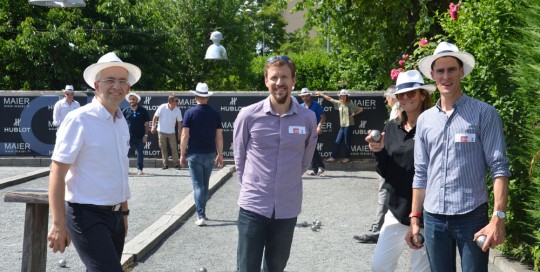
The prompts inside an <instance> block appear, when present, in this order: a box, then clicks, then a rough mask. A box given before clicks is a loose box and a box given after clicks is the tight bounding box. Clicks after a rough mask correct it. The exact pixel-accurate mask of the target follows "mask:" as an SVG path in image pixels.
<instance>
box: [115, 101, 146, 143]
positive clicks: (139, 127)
mask: <svg viewBox="0 0 540 272" xmlns="http://www.w3.org/2000/svg"><path fill="white" fill-rule="evenodd" d="M122 114H123V115H124V117H125V118H126V121H127V123H128V127H129V135H130V136H131V137H135V138H142V137H144V135H145V134H146V125H145V124H146V122H149V121H150V116H149V115H148V111H147V110H146V109H145V108H143V107H141V106H138V107H137V109H136V110H133V109H131V107H128V108H125V109H123V110H122Z"/></svg>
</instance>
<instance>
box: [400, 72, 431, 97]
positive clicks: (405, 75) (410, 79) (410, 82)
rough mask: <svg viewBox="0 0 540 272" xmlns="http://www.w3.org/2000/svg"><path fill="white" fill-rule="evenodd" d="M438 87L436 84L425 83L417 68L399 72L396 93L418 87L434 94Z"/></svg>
mask: <svg viewBox="0 0 540 272" xmlns="http://www.w3.org/2000/svg"><path fill="white" fill-rule="evenodd" d="M436 88H437V87H435V85H425V84H424V79H422V75H421V74H420V72H418V71H417V70H409V71H405V72H401V73H399V75H398V78H397V80H396V92H394V95H396V94H400V93H406V92H410V91H412V90H418V89H423V90H426V91H427V92H428V93H429V94H432V93H433V92H434V91H435V89H436Z"/></svg>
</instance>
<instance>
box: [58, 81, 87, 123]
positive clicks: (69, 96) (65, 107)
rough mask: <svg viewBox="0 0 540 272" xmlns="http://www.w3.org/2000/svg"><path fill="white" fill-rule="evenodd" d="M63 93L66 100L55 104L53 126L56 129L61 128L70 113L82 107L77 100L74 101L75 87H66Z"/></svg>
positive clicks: (63, 99)
mask: <svg viewBox="0 0 540 272" xmlns="http://www.w3.org/2000/svg"><path fill="white" fill-rule="evenodd" d="M62 92H64V98H62V99H60V100H58V101H57V102H56V103H54V109H53V125H54V126H55V127H59V126H60V124H61V123H62V121H64V118H66V115H67V114H68V113H69V112H70V111H72V110H74V109H78V108H79V107H81V104H79V102H78V101H77V100H75V99H73V98H74V96H75V89H74V88H73V85H66V88H64V89H63V90H62Z"/></svg>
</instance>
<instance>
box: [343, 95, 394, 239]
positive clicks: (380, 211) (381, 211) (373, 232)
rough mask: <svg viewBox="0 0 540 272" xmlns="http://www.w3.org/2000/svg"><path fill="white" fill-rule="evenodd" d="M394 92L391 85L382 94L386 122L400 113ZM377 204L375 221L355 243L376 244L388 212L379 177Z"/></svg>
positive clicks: (384, 192) (384, 191)
mask: <svg viewBox="0 0 540 272" xmlns="http://www.w3.org/2000/svg"><path fill="white" fill-rule="evenodd" d="M395 92H396V86H394V85H392V86H390V87H388V88H387V89H386V92H385V93H384V97H385V99H386V103H387V104H388V107H389V109H390V118H389V119H388V121H392V120H393V119H395V118H396V117H398V114H399V113H400V112H401V110H400V107H399V102H398V100H397V98H396V96H395V95H394V93H395ZM377 204H378V205H377V212H376V217H375V220H373V223H372V224H371V226H369V230H368V232H367V233H365V234H362V235H354V236H353V238H354V239H355V240H356V241H358V242H360V243H377V240H378V239H379V231H380V230H381V228H382V225H383V223H384V215H385V214H386V212H387V211H388V206H387V205H388V190H386V188H385V187H384V178H383V177H381V180H380V181H379V193H378V199H377Z"/></svg>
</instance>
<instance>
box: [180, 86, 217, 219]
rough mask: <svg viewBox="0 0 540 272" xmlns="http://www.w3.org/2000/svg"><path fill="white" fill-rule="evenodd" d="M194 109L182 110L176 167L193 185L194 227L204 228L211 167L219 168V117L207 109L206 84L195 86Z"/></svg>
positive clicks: (207, 93) (209, 93) (193, 91)
mask: <svg viewBox="0 0 540 272" xmlns="http://www.w3.org/2000/svg"><path fill="white" fill-rule="evenodd" d="M190 92H191V93H192V94H194V95H195V101H196V102H197V105H196V106H195V107H193V108H190V109H188V110H186V112H185V113H184V118H183V119H182V138H181V141H180V164H181V165H182V167H186V166H188V167H189V174H190V176H191V181H192V184H193V198H194V199H195V210H196V212H197V220H196V221H195V224H196V225H198V226H204V225H206V220H207V218H206V201H207V200H208V186H209V182H210V175H211V174H212V169H214V165H216V166H217V167H218V168H221V167H223V127H222V125H221V115H220V114H219V112H217V111H216V110H214V109H212V108H211V107H210V105H208V100H209V99H210V96H211V95H212V94H214V93H213V92H209V91H208V85H207V84H206V83H198V84H197V87H196V88H195V90H192V91H190Z"/></svg>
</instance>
